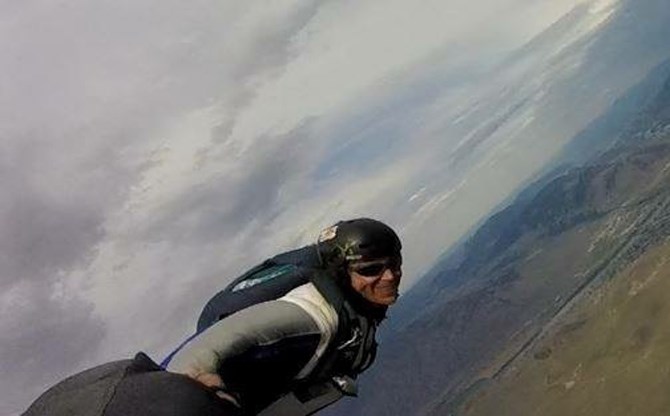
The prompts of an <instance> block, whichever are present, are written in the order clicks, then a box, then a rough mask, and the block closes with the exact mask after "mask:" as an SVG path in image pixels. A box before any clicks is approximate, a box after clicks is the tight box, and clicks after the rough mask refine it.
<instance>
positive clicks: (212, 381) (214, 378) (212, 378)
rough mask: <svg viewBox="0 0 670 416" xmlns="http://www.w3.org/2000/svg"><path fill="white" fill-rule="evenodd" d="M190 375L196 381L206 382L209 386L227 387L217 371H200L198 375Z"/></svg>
mask: <svg viewBox="0 0 670 416" xmlns="http://www.w3.org/2000/svg"><path fill="white" fill-rule="evenodd" d="M189 377H191V378H192V379H194V380H195V381H197V382H199V383H202V384H204V385H205V386H207V387H211V388H218V389H222V388H224V387H225V385H224V384H223V380H221V376H219V375H218V374H216V373H200V374H198V375H195V376H192V375H190V374H189Z"/></svg>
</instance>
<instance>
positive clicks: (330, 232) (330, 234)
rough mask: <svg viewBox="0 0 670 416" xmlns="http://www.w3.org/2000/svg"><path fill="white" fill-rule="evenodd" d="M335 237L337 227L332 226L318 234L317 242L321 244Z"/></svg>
mask: <svg viewBox="0 0 670 416" xmlns="http://www.w3.org/2000/svg"><path fill="white" fill-rule="evenodd" d="M336 236H337V225H333V226H332V227H328V228H326V229H324V230H323V231H321V233H320V234H319V238H318V240H317V241H318V242H319V243H323V242H326V241H329V240H332V239H333V238H335V237H336Z"/></svg>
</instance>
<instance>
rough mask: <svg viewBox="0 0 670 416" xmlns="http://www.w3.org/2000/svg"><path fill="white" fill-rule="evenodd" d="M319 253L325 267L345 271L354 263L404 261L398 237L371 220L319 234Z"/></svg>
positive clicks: (340, 224) (346, 223)
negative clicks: (383, 259) (342, 268)
mask: <svg viewBox="0 0 670 416" xmlns="http://www.w3.org/2000/svg"><path fill="white" fill-rule="evenodd" d="M316 246H317V251H318V254H319V258H320V260H321V264H322V265H323V266H324V267H327V268H332V267H342V266H344V265H346V264H347V263H349V262H351V261H358V260H374V259H378V258H382V257H392V258H399V257H400V249H401V248H402V245H401V243H400V238H398V235H397V234H396V233H395V231H393V229H391V227H389V226H388V225H386V224H384V223H383V222H380V221H377V220H373V219H370V218H357V219H353V220H348V221H340V222H338V223H337V224H335V225H333V226H331V227H328V228H326V229H325V230H323V231H321V234H319V239H318V241H317V245H316Z"/></svg>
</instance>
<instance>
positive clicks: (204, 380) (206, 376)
mask: <svg viewBox="0 0 670 416" xmlns="http://www.w3.org/2000/svg"><path fill="white" fill-rule="evenodd" d="M188 376H189V377H191V378H192V379H194V380H195V381H197V382H198V383H201V384H203V385H204V386H206V387H208V388H211V389H216V395H217V396H219V397H220V398H222V399H224V400H227V401H229V402H231V403H232V404H234V405H235V406H237V407H241V406H240V402H239V400H237V399H236V398H235V396H233V395H232V394H230V393H226V392H225V387H226V385H225V384H223V380H222V379H221V376H219V375H218V374H216V373H200V374H196V375H191V374H188Z"/></svg>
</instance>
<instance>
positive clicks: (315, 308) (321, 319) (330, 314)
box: [278, 282, 338, 334]
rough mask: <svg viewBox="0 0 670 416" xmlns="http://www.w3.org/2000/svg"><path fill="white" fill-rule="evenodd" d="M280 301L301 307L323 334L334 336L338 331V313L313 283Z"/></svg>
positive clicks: (299, 287) (303, 286)
mask: <svg viewBox="0 0 670 416" xmlns="http://www.w3.org/2000/svg"><path fill="white" fill-rule="evenodd" d="M278 301H284V302H290V303H293V304H295V305H298V306H299V307H301V308H302V309H303V310H304V311H305V312H307V313H308V314H309V315H310V316H311V317H312V319H314V320H315V321H316V323H317V325H318V326H319V328H320V329H321V331H322V332H327V333H330V334H332V333H335V331H336V330H337V323H338V314H337V311H336V310H335V308H334V307H333V306H332V305H331V304H330V303H328V301H327V300H326V298H325V297H324V296H323V295H322V294H321V292H319V290H318V289H317V288H316V286H315V285H314V284H313V283H311V282H309V283H305V284H303V285H300V286H298V287H296V288H294V289H293V290H291V291H290V292H288V293H287V294H286V295H284V296H282V297H280V298H279V299H278Z"/></svg>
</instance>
